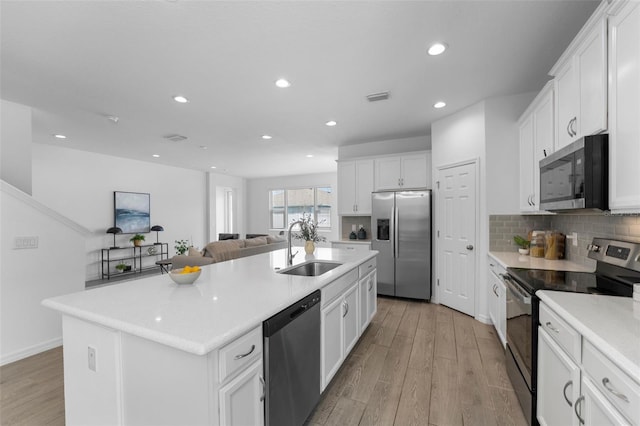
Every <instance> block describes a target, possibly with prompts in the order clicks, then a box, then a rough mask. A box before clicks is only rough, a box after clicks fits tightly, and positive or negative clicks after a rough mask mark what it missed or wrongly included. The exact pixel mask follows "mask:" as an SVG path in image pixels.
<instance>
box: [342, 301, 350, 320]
mask: <svg viewBox="0 0 640 426" xmlns="http://www.w3.org/2000/svg"><path fill="white" fill-rule="evenodd" d="M343 306H344V314H342V317H343V318H344V317H346V316H347V314H348V313H349V303H347V301H346V300H345V301H344V304H343Z"/></svg>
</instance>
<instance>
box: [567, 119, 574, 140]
mask: <svg viewBox="0 0 640 426" xmlns="http://www.w3.org/2000/svg"><path fill="white" fill-rule="evenodd" d="M572 121H573V118H572V119H571V120H569V122H568V123H567V133H568V134H569V136H573V135H572V134H571V129H569V127H570V126H571V122H572Z"/></svg>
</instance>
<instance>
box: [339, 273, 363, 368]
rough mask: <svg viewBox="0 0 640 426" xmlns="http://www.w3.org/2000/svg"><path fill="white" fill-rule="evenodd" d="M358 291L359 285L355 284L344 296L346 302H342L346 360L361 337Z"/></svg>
mask: <svg viewBox="0 0 640 426" xmlns="http://www.w3.org/2000/svg"><path fill="white" fill-rule="evenodd" d="M358 290H359V289H358V284H354V285H353V287H351V288H350V289H349V290H347V292H346V293H345V295H344V301H343V302H342V310H343V312H342V318H343V327H344V356H345V358H346V356H347V355H348V354H349V352H351V349H353V347H354V346H355V345H356V342H357V341H358V338H359V337H360V323H359V318H360V316H359V315H358V313H359V312H358V311H359V306H358V305H359V303H358V302H359V300H358Z"/></svg>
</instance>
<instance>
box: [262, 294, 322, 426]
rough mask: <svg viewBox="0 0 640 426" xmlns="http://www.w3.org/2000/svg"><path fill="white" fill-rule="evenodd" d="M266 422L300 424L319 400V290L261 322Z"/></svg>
mask: <svg viewBox="0 0 640 426" xmlns="http://www.w3.org/2000/svg"><path fill="white" fill-rule="evenodd" d="M262 330H263V336H264V354H265V355H264V357H265V360H264V374H265V381H266V386H265V388H266V392H265V405H264V406H265V420H266V424H267V426H287V425H291V426H300V425H302V424H304V422H305V420H306V419H307V417H309V414H311V411H313V409H314V408H315V406H316V404H317V403H318V401H319V400H320V291H319V290H318V291H316V292H314V293H312V294H310V295H309V296H307V297H305V298H304V299H302V300H300V301H298V302H296V303H294V304H293V305H291V306H289V307H288V308H286V309H285V310H283V311H282V312H280V313H278V314H276V315H274V316H272V317H271V318H269V319H268V320H266V321H265V322H264V323H263V328H262Z"/></svg>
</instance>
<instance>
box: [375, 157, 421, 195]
mask: <svg viewBox="0 0 640 426" xmlns="http://www.w3.org/2000/svg"><path fill="white" fill-rule="evenodd" d="M430 164H431V156H430V153H428V152H421V153H417V154H406V155H399V156H393V157H384V158H376V160H375V185H374V189H375V190H376V191H383V190H389V189H412V188H430V187H431V168H430V166H429V165H430Z"/></svg>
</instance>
